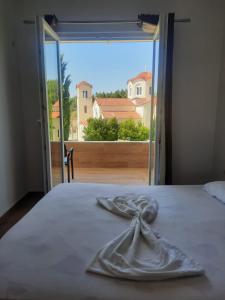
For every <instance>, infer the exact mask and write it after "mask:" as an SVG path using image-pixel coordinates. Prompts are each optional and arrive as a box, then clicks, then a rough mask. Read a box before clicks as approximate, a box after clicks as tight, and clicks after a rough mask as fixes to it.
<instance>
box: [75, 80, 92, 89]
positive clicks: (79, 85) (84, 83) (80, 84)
mask: <svg viewBox="0 0 225 300" xmlns="http://www.w3.org/2000/svg"><path fill="white" fill-rule="evenodd" d="M83 85H88V86H90V87H91V88H92V85H91V84H90V83H88V82H87V81H81V82H79V83H78V84H77V85H76V88H80V87H81V86H83Z"/></svg>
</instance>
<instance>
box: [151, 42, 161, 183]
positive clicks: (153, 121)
mask: <svg viewBox="0 0 225 300" xmlns="http://www.w3.org/2000/svg"><path fill="white" fill-rule="evenodd" d="M154 43H155V57H153V59H155V67H154V82H153V83H152V84H153V91H154V94H153V95H152V98H151V102H152V105H151V108H152V111H151V114H152V115H151V125H150V172H149V175H150V184H155V167H156V165H155V161H156V157H155V154H156V117H157V116H156V109H157V90H158V69H159V64H158V63H159V39H158V38H156V40H155V41H154Z"/></svg>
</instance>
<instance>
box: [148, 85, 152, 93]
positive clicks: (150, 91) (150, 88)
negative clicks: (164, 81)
mask: <svg viewBox="0 0 225 300" xmlns="http://www.w3.org/2000/svg"><path fill="white" fill-rule="evenodd" d="M151 94H152V87H151V86H150V87H149V95H151Z"/></svg>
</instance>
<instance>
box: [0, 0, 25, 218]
mask: <svg viewBox="0 0 225 300" xmlns="http://www.w3.org/2000/svg"><path fill="white" fill-rule="evenodd" d="M13 9H14V8H13V6H12V5H11V1H5V2H3V1H2V0H1V1H0V139H1V140H0V216H1V215H2V214H3V213H5V212H6V211H7V210H8V209H9V208H10V207H11V206H12V205H13V204H14V203H15V202H16V201H17V200H19V199H20V198H21V197H22V196H24V194H25V193H26V191H27V190H26V184H25V181H26V162H25V150H26V148H25V145H24V135H23V129H24V128H23V115H22V109H21V95H20V89H19V77H18V68H17V52H16V44H15V42H14V38H15V37H14V34H13V32H14V25H13V24H14V22H13V15H11V13H12V12H13Z"/></svg>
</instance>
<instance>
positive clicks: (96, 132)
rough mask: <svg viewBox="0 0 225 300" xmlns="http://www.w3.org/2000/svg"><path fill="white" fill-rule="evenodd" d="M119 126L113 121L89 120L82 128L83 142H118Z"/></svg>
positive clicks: (114, 119) (115, 120)
mask: <svg viewBox="0 0 225 300" xmlns="http://www.w3.org/2000/svg"><path fill="white" fill-rule="evenodd" d="M118 130H119V124H118V121H117V119H116V118H113V119H109V120H107V119H92V118H91V119H89V120H88V126H87V127H85V128H84V140H85V141H116V140H118Z"/></svg>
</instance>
